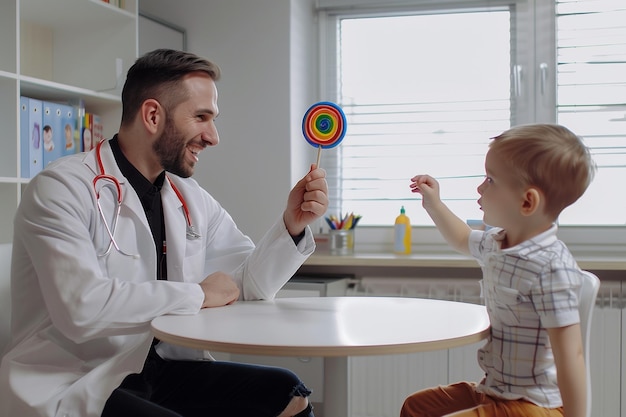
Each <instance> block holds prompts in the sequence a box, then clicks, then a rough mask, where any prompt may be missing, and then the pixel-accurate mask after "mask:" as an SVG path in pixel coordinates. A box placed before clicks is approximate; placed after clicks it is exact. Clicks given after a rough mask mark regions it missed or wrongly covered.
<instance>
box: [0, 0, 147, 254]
mask: <svg viewBox="0 0 626 417" xmlns="http://www.w3.org/2000/svg"><path fill="white" fill-rule="evenodd" d="M137 14H138V0H125V1H124V8H119V7H116V6H113V5H111V4H108V3H105V2H103V1H101V0H3V1H2V2H1V3H0V56H1V57H2V59H0V126H2V136H1V139H0V140H2V152H0V213H2V216H1V217H0V243H2V242H10V241H11V239H12V233H13V214H14V213H15V209H16V207H17V205H18V204H19V200H20V195H21V191H22V187H24V186H25V184H26V183H27V182H28V179H26V178H20V175H19V174H20V123H19V110H18V109H19V101H20V96H21V95H24V96H28V97H32V98H36V99H40V100H48V101H53V102H61V103H64V102H69V103H76V102H78V101H79V100H83V101H84V103H85V108H86V110H87V111H89V112H93V113H96V114H99V115H100V116H101V117H102V122H103V125H104V135H105V137H108V136H111V135H112V134H113V133H115V132H116V131H117V129H118V127H119V119H120V116H121V100H120V92H121V87H122V86H121V85H120V83H121V82H123V80H124V77H125V74H126V72H127V71H128V68H129V67H130V66H131V65H132V64H133V63H134V61H135V59H136V57H137V45H138V41H137Z"/></svg>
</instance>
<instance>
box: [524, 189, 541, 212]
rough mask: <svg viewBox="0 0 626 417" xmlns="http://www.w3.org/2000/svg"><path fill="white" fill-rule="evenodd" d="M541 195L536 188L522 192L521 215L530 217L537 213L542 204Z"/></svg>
mask: <svg viewBox="0 0 626 417" xmlns="http://www.w3.org/2000/svg"><path fill="white" fill-rule="evenodd" d="M542 200H543V194H542V193H541V192H540V191H539V190H538V189H536V188H534V187H530V188H527V189H526V190H525V191H524V196H523V200H522V209H521V211H522V215H523V216H531V215H533V214H534V213H536V212H537V210H538V209H539V207H540V206H541V204H542V203H543V201H542Z"/></svg>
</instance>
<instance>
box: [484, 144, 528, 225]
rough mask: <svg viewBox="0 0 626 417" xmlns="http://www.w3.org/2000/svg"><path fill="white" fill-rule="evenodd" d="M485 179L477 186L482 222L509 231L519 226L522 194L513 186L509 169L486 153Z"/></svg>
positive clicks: (498, 159)
mask: <svg viewBox="0 0 626 417" xmlns="http://www.w3.org/2000/svg"><path fill="white" fill-rule="evenodd" d="M485 172H486V174H487V175H486V177H485V180H484V181H483V183H482V184H480V185H479V186H478V194H480V198H479V199H478V204H479V205H480V209H481V210H482V211H483V222H484V223H485V224H488V225H490V226H497V227H502V228H504V229H510V228H511V227H514V226H515V225H516V224H519V219H520V216H521V209H522V204H523V202H524V193H523V189H522V187H520V186H519V185H515V181H514V179H513V177H512V175H513V174H512V172H511V169H510V167H508V166H507V165H506V164H505V163H504V162H503V161H501V159H500V158H498V156H497V155H496V154H493V153H492V152H491V151H489V152H487V156H486V158H485Z"/></svg>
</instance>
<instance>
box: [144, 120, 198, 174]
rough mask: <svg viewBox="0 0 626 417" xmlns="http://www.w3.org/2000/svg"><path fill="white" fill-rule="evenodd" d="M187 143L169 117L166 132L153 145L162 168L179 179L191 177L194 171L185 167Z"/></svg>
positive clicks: (166, 122)
mask: <svg viewBox="0 0 626 417" xmlns="http://www.w3.org/2000/svg"><path fill="white" fill-rule="evenodd" d="M186 147H187V141H186V140H185V138H184V137H183V135H182V134H181V133H180V131H179V130H178V129H177V128H176V125H175V124H174V121H173V120H172V119H170V118H169V117H168V118H167V119H166V121H165V131H164V132H163V133H162V134H161V136H159V138H158V139H157V140H156V141H155V142H154V145H152V149H154V152H155V153H156V154H157V156H158V157H159V160H160V161H161V166H162V167H163V169H165V170H166V171H168V172H171V173H172V174H175V175H178V176H179V177H183V178H187V177H191V175H192V174H193V171H192V170H191V169H189V168H188V167H186V166H185V152H186Z"/></svg>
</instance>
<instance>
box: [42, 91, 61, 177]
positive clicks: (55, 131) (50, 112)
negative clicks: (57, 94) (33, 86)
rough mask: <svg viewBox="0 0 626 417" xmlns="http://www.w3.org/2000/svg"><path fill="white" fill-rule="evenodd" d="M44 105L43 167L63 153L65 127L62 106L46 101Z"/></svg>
mask: <svg viewBox="0 0 626 417" xmlns="http://www.w3.org/2000/svg"><path fill="white" fill-rule="evenodd" d="M42 106H43V123H42V124H43V127H42V138H43V140H42V147H43V165H42V168H45V167H47V166H48V164H49V163H50V162H52V161H54V160H56V159H58V158H59V157H60V156H61V155H62V150H63V144H62V143H61V142H62V141H63V131H62V130H63V128H62V126H61V123H62V118H61V107H60V105H59V104H57V103H53V102H50V101H44V102H43V103H42Z"/></svg>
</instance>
